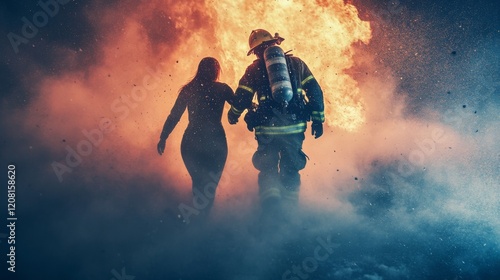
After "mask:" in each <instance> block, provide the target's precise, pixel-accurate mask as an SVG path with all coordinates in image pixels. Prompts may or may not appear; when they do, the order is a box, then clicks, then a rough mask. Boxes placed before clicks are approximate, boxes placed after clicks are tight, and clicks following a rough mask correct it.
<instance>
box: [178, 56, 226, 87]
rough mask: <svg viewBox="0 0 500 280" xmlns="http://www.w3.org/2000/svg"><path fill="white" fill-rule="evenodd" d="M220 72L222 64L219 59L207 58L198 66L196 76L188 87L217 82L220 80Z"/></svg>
mask: <svg viewBox="0 0 500 280" xmlns="http://www.w3.org/2000/svg"><path fill="white" fill-rule="evenodd" d="M220 71H221V69H220V64H219V61H217V59H215V58H213V57H205V58H203V59H202V60H201V61H200V64H198V70H197V71H196V75H195V76H194V78H193V79H192V80H191V81H190V82H189V83H187V84H186V86H199V85H200V84H204V83H205V84H206V83H209V82H215V81H217V80H218V79H219V75H220Z"/></svg>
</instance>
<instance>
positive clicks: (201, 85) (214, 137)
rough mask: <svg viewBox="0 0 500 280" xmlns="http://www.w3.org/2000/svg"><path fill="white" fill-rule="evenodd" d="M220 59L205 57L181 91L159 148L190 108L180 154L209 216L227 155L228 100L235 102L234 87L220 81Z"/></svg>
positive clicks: (163, 131) (204, 210)
mask: <svg viewBox="0 0 500 280" xmlns="http://www.w3.org/2000/svg"><path fill="white" fill-rule="evenodd" d="M220 71H221V69H220V65H219V62H218V61H217V60H216V59H215V58H212V57H206V58H203V59H202V60H201V61H200V63H199V65H198V70H197V72H196V75H195V77H194V78H193V79H192V80H191V81H190V82H189V83H187V84H186V85H185V86H183V87H182V89H181V90H180V92H179V96H178V97H177V100H176V101H175V104H174V107H173V108H172V111H171V112H170V115H169V116H168V118H167V119H166V121H165V124H164V125H163V130H162V132H161V135H160V141H159V142H158V145H157V150H158V153H159V154H160V155H162V154H163V152H164V151H165V142H166V140H167V138H168V136H169V134H170V133H171V132H172V130H173V129H174V127H175V126H176V125H177V123H178V122H179V119H180V118H181V116H182V114H183V113H184V111H185V110H186V108H187V109H188V118H189V124H188V126H187V128H186V130H185V132H184V135H183V137H182V142H181V155H182V160H183V161H184V164H185V165H186V168H187V170H188V172H189V175H190V176H191V179H192V190H193V195H194V197H195V198H197V199H198V200H200V201H205V203H203V204H201V205H195V208H197V209H196V211H194V210H193V211H192V212H194V213H196V214H197V215H198V214H199V213H198V211H199V212H201V213H203V214H205V215H207V214H208V213H209V211H210V209H211V207H212V205H213V200H214V197H215V188H216V187H217V185H218V184H219V180H220V178H221V174H222V170H223V169H224V165H225V163H226V158H227V152H228V151H227V140H226V134H225V131H224V128H223V127H222V122H221V118H222V112H223V109H224V104H225V102H228V103H230V104H231V103H232V98H233V97H234V92H233V90H232V89H231V88H230V87H229V86H228V85H227V84H225V83H220V82H218V78H219V75H220Z"/></svg>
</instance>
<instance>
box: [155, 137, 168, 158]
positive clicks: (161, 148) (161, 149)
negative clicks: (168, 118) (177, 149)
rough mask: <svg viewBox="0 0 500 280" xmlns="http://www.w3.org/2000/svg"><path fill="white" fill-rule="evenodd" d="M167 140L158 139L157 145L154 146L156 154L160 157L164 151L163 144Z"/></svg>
mask: <svg viewBox="0 0 500 280" xmlns="http://www.w3.org/2000/svg"><path fill="white" fill-rule="evenodd" d="M166 141H167V140H166V139H165V140H162V139H160V141H159V142H158V145H156V149H158V154H160V156H161V155H162V154H163V152H164V151H165V142H166Z"/></svg>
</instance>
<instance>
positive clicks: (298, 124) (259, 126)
mask: <svg viewBox="0 0 500 280" xmlns="http://www.w3.org/2000/svg"><path fill="white" fill-rule="evenodd" d="M286 60H287V65H288V72H289V74H290V79H291V83H292V89H293V98H292V100H291V101H290V103H289V105H288V107H287V108H286V110H283V109H282V107H281V104H279V103H278V102H276V101H274V100H273V98H272V93H271V87H270V85H269V80H268V75H267V71H266V65H265V61H264V60H263V59H257V60H255V61H254V62H253V63H252V64H251V65H250V66H248V67H247V69H246V71H245V74H244V75H243V77H242V78H241V79H240V82H239V85H238V88H237V89H236V92H235V99H234V103H233V105H232V106H231V111H232V113H234V114H236V115H237V116H240V115H241V114H242V113H243V112H244V110H245V109H247V110H248V113H247V116H246V117H245V121H247V123H248V122H249V120H248V119H250V121H251V122H252V123H253V124H252V125H251V127H252V128H254V129H255V134H256V135H281V134H294V133H303V132H304V131H305V130H306V122H307V121H309V120H312V121H313V122H324V120H325V115H324V103H323V92H322V90H321V88H320V86H319V84H318V82H317V81H316V79H315V78H314V76H313V75H312V73H311V71H310V70H309V68H308V67H307V65H306V64H305V63H304V62H303V61H302V60H301V59H300V58H298V57H294V56H290V55H287V56H286ZM255 95H256V97H255ZM254 98H256V99H257V102H255V99H254ZM255 103H258V105H256V104H255ZM247 117H249V118H247Z"/></svg>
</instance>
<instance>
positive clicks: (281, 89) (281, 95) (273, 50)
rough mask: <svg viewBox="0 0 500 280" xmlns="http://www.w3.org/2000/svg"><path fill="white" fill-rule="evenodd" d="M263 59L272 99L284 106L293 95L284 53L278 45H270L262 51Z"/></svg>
mask: <svg viewBox="0 0 500 280" xmlns="http://www.w3.org/2000/svg"><path fill="white" fill-rule="evenodd" d="M264 61H265V62H266V70H267V75H268V77H269V84H270V85H271V93H272V95H273V99H274V100H275V101H276V102H278V103H280V104H281V105H282V106H283V108H286V107H287V106H288V102H289V101H290V100H291V99H292V97H293V90H292V83H291V81H290V74H289V73H288V67H287V65H286V59H285V53H284V52H283V50H282V49H281V48H280V47H278V46H271V47H269V48H267V49H266V50H265V51H264Z"/></svg>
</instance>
